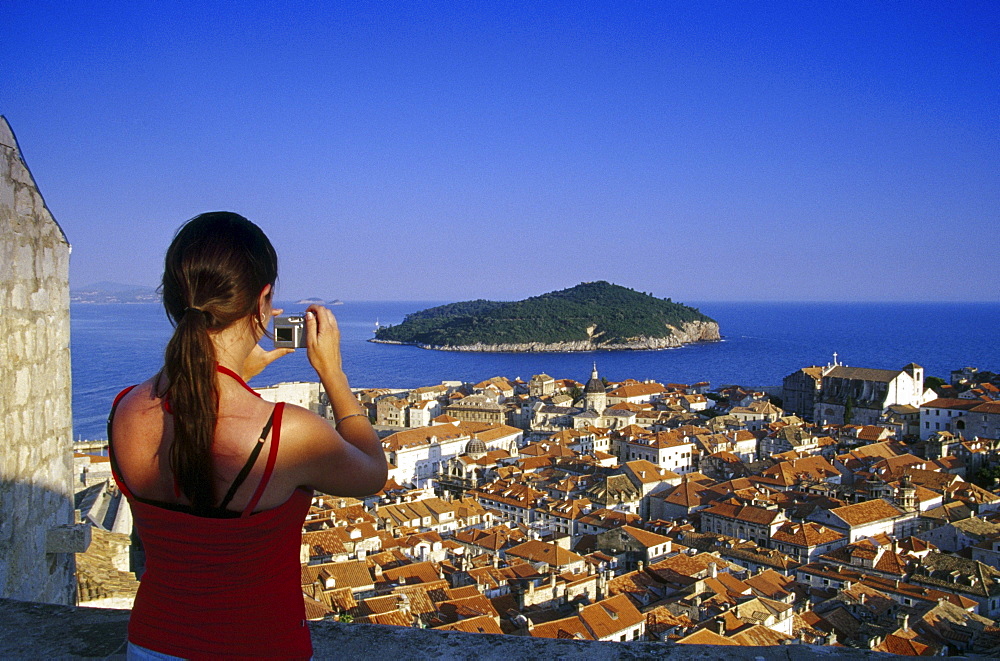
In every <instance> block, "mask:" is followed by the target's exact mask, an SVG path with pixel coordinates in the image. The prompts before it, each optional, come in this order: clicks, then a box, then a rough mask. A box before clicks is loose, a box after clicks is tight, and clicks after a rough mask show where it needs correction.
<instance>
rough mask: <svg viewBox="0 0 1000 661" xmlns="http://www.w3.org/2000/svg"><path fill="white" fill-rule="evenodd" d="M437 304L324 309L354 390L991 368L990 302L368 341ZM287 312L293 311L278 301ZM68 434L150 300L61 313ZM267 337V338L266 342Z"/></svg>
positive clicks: (153, 333) (301, 363)
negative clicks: (689, 336) (435, 346)
mask: <svg viewBox="0 0 1000 661" xmlns="http://www.w3.org/2000/svg"><path fill="white" fill-rule="evenodd" d="M440 303H441V302H440V301H424V302H420V301H417V302H414V301H407V302H347V303H345V304H343V305H338V306H335V307H333V308H331V309H332V310H333V311H334V313H335V314H336V316H337V319H338V321H339V324H340V328H341V334H342V338H343V343H342V349H343V356H344V367H345V370H346V372H347V374H348V377H349V378H350V381H351V385H352V386H355V387H391V388H412V387H417V386H422V385H434V384H437V383H440V382H441V381H443V380H458V381H473V382H477V381H481V380H483V379H487V378H489V377H492V376H505V377H508V378H516V377H520V378H522V379H525V380H527V379H529V378H531V376H532V375H533V374H539V373H542V372H545V373H547V374H549V375H551V376H553V377H555V378H572V379H576V380H577V381H586V380H587V379H588V378H589V377H590V370H591V366H592V363H594V362H595V361H596V363H597V367H598V370H599V372H600V374H601V376H604V377H606V378H608V379H610V380H612V381H616V380H622V379H626V378H633V379H639V380H644V379H654V380H656V381H659V382H661V383H668V382H669V383H694V382H697V381H709V382H710V383H711V384H712V387H718V386H722V385H728V384H740V385H745V386H752V387H761V388H763V387H774V386H780V385H781V380H782V379H783V378H784V377H785V376H786V375H788V374H790V373H791V372H794V371H795V370H797V369H799V368H800V367H805V366H808V365H824V364H826V363H828V362H829V361H830V360H832V357H833V353H834V352H837V353H838V357H839V360H840V362H841V363H842V364H845V365H851V366H856V367H874V368H880V369H899V368H902V367H903V366H904V365H906V364H908V363H911V362H915V363H918V364H920V365H922V366H923V367H924V368H925V370H926V374H927V375H933V376H940V377H942V378H944V379H946V380H947V378H948V376H949V373H950V371H951V370H953V369H958V368H961V367H965V366H967V365H969V366H974V367H979V368H980V369H984V370H990V371H994V372H996V371H1000V341H998V340H1000V338H998V329H1000V303H720V302H705V303H689V305H694V306H696V307H698V308H700V310H701V311H702V312H704V313H705V314H707V315H709V316H710V317H712V318H714V319H716V320H717V321H718V322H719V326H720V328H721V331H722V335H723V341H722V342H715V343H707V344H696V345H689V346H686V347H682V348H678V349H667V350H663V351H617V352H591V353H535V354H516V353H496V354H488V353H462V352H443V351H430V350H425V349H419V348H416V347H409V346H399V345H387V344H375V343H372V342H368V341H367V340H368V339H369V338H371V337H372V335H373V334H374V329H375V323H376V321H377V322H379V323H381V324H383V325H385V324H396V323H399V322H401V321H402V320H403V317H404V316H405V315H406V314H408V313H410V312H415V311H417V310H422V309H424V308H427V307H431V306H432V305H438V304H440ZM284 307H285V309H286V311H288V312H292V311H296V306H295V305H294V304H287V303H286V304H285V305H284ZM71 328H72V340H71V351H72V359H73V425H74V437H76V438H83V439H100V438H106V429H105V422H106V417H107V412H108V408H109V406H110V404H111V400H112V399H113V397H114V395H115V394H116V393H117V392H118V391H119V390H120V389H122V388H124V387H126V386H128V385H131V384H133V383H137V382H139V381H142V380H144V379H146V378H147V377H148V376H149V375H151V374H153V373H154V372H155V371H156V370H157V369H159V367H160V364H161V361H162V355H163V348H164V346H165V345H166V342H167V340H168V339H169V337H170V333H171V327H170V324H169V323H168V321H167V318H166V316H165V314H164V312H163V308H162V307H161V306H159V305H149V304H145V305H144V304H136V305H85V304H79V305H77V304H74V305H73V306H72V308H71ZM265 342H266V340H265ZM313 380H316V376H315V373H314V372H313V371H312V369H311V368H310V367H309V363H308V360H307V359H306V353H305V350H304V349H300V350H299V351H298V352H296V353H295V354H292V355H289V356H286V357H284V358H282V359H281V360H279V361H277V362H276V363H275V364H273V365H272V366H271V367H270V368H268V369H267V370H265V371H264V372H263V373H262V374H261V375H259V376H258V377H257V378H255V379H254V380H253V381H252V382H251V385H253V386H266V385H271V384H274V383H278V382H281V381H313Z"/></svg>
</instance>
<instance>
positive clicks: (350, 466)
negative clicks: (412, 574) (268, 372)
mask: <svg viewBox="0 0 1000 661" xmlns="http://www.w3.org/2000/svg"><path fill="white" fill-rule="evenodd" d="M276 279H277V257H276V255H275V252H274V248H273V247H272V246H271V243H270V242H269V241H268V239H267V237H266V236H265V235H264V233H263V232H262V231H261V230H260V228H258V227H257V226H256V225H254V224H253V223H251V222H250V221H248V220H247V219H245V218H243V217H242V216H238V215H236V214H233V213H223V212H217V213H207V214H202V215H200V216H198V217H196V218H194V219H192V220H191V221H189V222H188V223H186V224H185V225H184V226H183V227H182V228H181V229H180V230H179V231H178V233H177V235H176V236H175V237H174V240H173V242H172V243H171V245H170V248H169V249H168V250H167V255H166V260H165V265H164V271H163V285H162V293H163V304H164V307H165V308H166V311H167V314H168V315H169V317H170V319H171V321H172V323H173V324H174V334H173V337H172V338H171V339H170V342H169V343H168V344H167V349H166V352H165V359H164V366H163V369H162V370H161V371H160V372H159V373H158V374H156V375H154V376H153V377H151V378H150V379H148V380H147V381H145V382H144V383H142V384H139V385H137V386H134V387H132V388H130V389H128V390H126V391H125V392H123V393H122V394H120V395H119V396H118V398H117V399H116V401H115V405H114V408H113V409H112V414H111V417H110V418H109V421H108V439H109V446H110V448H111V460H112V467H113V470H114V474H115V479H116V480H117V482H118V484H119V487H120V488H121V490H122V493H123V494H125V496H126V498H128V501H129V504H130V506H131V507H132V513H133V517H134V521H135V526H136V529H137V530H138V533H139V537H140V539H141V540H142V544H143V548H144V549H145V553H146V571H145V574H143V576H142V581H141V583H140V587H139V591H138V593H137V595H136V599H135V605H134V607H133V610H132V616H131V619H130V622H129V657H130V658H140V659H141V658H161V659H162V658H170V656H175V657H182V658H197V657H219V656H243V657H246V656H272V657H285V658H288V657H303V658H307V657H309V656H310V655H311V654H312V645H311V642H310V639H309V629H308V628H307V627H306V623H305V607H304V604H303V600H302V590H301V580H300V578H301V574H300V564H299V548H300V544H301V532H302V522H303V521H304V519H305V516H306V513H307V512H308V509H309V506H310V503H311V500H312V490H313V489H316V490H319V491H323V492H326V493H329V494H335V495H344V496H363V495H368V494H371V493H374V492H376V491H378V490H380V489H381V488H382V487H383V486H384V484H385V479H386V462H385V455H384V454H383V452H382V447H381V444H380V443H379V440H378V437H377V435H376V434H375V432H374V430H373V429H372V427H371V424H370V423H369V422H368V418H367V416H366V415H365V413H364V410H363V408H362V407H361V405H360V404H359V403H358V401H357V399H356V398H355V397H354V395H353V394H352V393H351V390H350V387H349V386H348V382H347V377H346V376H345V375H344V372H343V369H342V367H341V357H340V333H339V330H338V328H337V322H336V319H334V316H333V314H332V313H330V311H329V310H327V309H326V308H323V307H320V306H315V305H314V306H311V307H310V308H309V309H308V311H307V313H306V349H307V352H308V357H309V362H310V364H311V365H312V366H313V368H314V369H315V370H316V373H317V375H318V376H319V378H320V381H321V382H322V383H323V387H324V389H325V390H326V393H327V395H328V397H329V400H330V405H331V407H332V410H333V412H334V415H335V419H336V424H335V426H331V425H330V424H329V423H328V422H327V421H326V420H324V419H323V418H320V417H319V416H318V415H316V414H314V413H312V412H310V411H308V410H306V409H303V408H300V407H297V406H293V405H283V404H277V405H274V404H271V403H269V402H265V401H264V400H262V399H261V398H260V397H259V396H258V395H257V394H256V393H254V392H253V391H252V390H251V389H250V388H249V387H248V386H247V385H246V383H245V382H246V381H248V380H250V378H251V377H253V376H255V375H256V374H258V373H259V372H260V371H261V370H262V369H264V367H266V366H267V365H268V364H270V363H271V362H273V361H274V360H275V359H276V358H278V357H280V356H281V355H284V354H285V353H287V352H288V351H290V350H275V351H270V352H267V351H264V350H263V349H262V348H261V347H260V345H259V344H258V342H259V341H260V340H261V338H262V337H263V336H264V335H265V334H266V325H267V323H268V322H269V321H270V319H271V317H272V316H273V315H275V314H278V313H280V310H273V309H272V308H271V300H272V296H273V293H274V284H275V281H276ZM164 655H167V656H164Z"/></svg>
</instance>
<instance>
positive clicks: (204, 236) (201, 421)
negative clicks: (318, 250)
mask: <svg viewBox="0 0 1000 661" xmlns="http://www.w3.org/2000/svg"><path fill="white" fill-rule="evenodd" d="M277 277H278V258H277V255H276V254H275V252H274V248H273V247H272V246H271V242H270V241H268V239H267V237H266V236H264V233H263V232H262V231H261V230H260V228H259V227H257V226H256V225H254V224H253V223H251V222H250V221H249V220H247V219H246V218H244V217H242V216H240V215H237V214H235V213H228V212H222V211H217V212H212V213H204V214H201V215H200V216H196V217H195V218H192V219H191V220H189V221H188V222H187V223H185V224H184V226H183V227H181V229H180V230H179V231H178V232H177V234H176V236H174V240H173V241H172V242H171V244H170V247H169V248H168V249H167V256H166V259H165V260H164V267H163V284H162V287H161V291H162V294H163V306H164V308H166V311H167V314H168V316H169V317H170V319H171V321H172V322H173V324H174V335H173V337H172V338H170V342H169V343H168V344H167V349H166V352H165V354H164V363H163V369H164V374H163V376H164V377H165V382H164V383H163V385H164V386H165V390H164V391H163V393H162V394H163V395H164V396H165V397H167V398H168V399H169V401H170V411H171V412H172V414H173V429H174V442H173V445H171V447H170V465H171V467H172V468H173V471H174V476H175V477H176V479H177V483H178V485H179V486H180V488H181V491H182V492H183V493H184V495H185V496H187V498H188V499H189V500H190V501H191V503H192V505H193V506H194V507H195V509H205V508H208V507H211V506H212V505H214V501H215V497H214V489H213V483H214V475H213V471H212V458H211V452H210V451H211V446H212V440H213V438H214V437H215V422H216V418H217V416H218V401H219V396H218V388H217V386H216V370H215V366H216V353H215V345H214V343H213V342H212V339H211V337H210V334H211V333H214V332H217V331H221V330H223V329H226V328H229V327H230V326H232V325H233V324H236V323H245V324H247V330H248V331H249V332H254V333H256V335H255V337H254V341H256V340H257V339H259V338H260V336H261V335H263V333H264V331H265V326H266V324H267V320H268V318H269V314H268V312H269V310H262V309H261V307H262V305H264V306H267V305H268V304H269V302H270V297H271V294H272V292H273V290H274V283H275V280H276V279H277ZM268 307H269V306H268Z"/></svg>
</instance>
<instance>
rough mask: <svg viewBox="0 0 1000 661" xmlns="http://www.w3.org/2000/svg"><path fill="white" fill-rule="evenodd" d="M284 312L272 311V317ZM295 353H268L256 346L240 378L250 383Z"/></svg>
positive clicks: (281, 350)
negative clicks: (276, 363) (283, 358)
mask: <svg viewBox="0 0 1000 661" xmlns="http://www.w3.org/2000/svg"><path fill="white" fill-rule="evenodd" d="M282 312H283V310H281V309H280V308H277V309H274V310H271V316H272V317H277V316H278V315H279V314H281V313H282ZM294 351H295V349H273V350H271V351H267V350H265V349H264V347H262V346H260V345H259V344H255V345H254V347H253V349H251V350H250V355H248V356H247V357H246V360H244V361H243V369H241V370H240V376H241V377H243V380H244V381H249V380H250V379H252V378H254V377H255V376H257V375H258V374H260V373H261V372H263V371H264V368H265V367H267V366H268V365H270V364H271V363H273V362H274V361H276V360H278V359H279V358H281V357H282V356H287V355H288V354H290V353H293V352H294Z"/></svg>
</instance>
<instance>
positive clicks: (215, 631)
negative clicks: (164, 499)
mask: <svg viewBox="0 0 1000 661" xmlns="http://www.w3.org/2000/svg"><path fill="white" fill-rule="evenodd" d="M236 378H239V377H236ZM240 382H241V383H242V380H240ZM244 385H245V384H244ZM247 389H248V390H249V387H247ZM129 390H130V389H129ZM127 392H128V390H125V391H123V392H122V393H121V394H119V395H118V397H117V398H116V399H115V405H117V403H118V401H119V400H120V399H121V398H122V397H123V396H124V395H125V393H127ZM283 408H284V406H283V404H278V405H276V410H275V416H274V424H273V428H272V431H271V447H270V451H269V453H268V460H267V465H266V467H265V471H264V475H263V477H262V479H261V482H260V484H259V485H258V487H257V490H256V492H255V493H254V496H253V498H251V500H250V503H249V505H248V506H247V509H246V511H244V512H243V516H240V517H238V518H214V517H205V516H197V515H194V514H192V513H189V512H185V511H179V510H177V509H168V508H166V507H163V506H160V505H157V504H154V503H152V502H150V501H146V500H144V499H139V498H137V497H135V496H134V495H133V494H132V492H131V491H130V490H129V489H128V486H127V485H126V483H125V480H124V479H123V477H122V476H121V475H120V474H119V471H118V470H117V466H116V465H115V461H114V446H113V444H112V442H111V435H110V430H111V420H110V419H109V424H108V431H109V434H108V445H109V449H110V454H111V457H112V470H113V473H114V478H115V482H117V484H118V487H119V488H120V489H121V491H122V493H123V494H124V495H125V497H126V498H127V499H128V501H129V505H130V506H131V508H132V516H133V519H134V522H135V528H136V530H137V531H138V533H139V538H140V539H141V541H142V545H143V549H144V550H145V552H146V571H145V573H144V574H143V575H142V579H141V581H140V583H139V590H138V592H137V593H136V597H135V604H134V606H133V608H132V615H131V617H130V619H129V640H130V641H132V642H133V643H135V644H137V645H141V646H143V647H146V648H149V649H151V650H155V651H158V652H162V653H165V654H172V655H174V656H180V657H184V658H191V659H197V658H215V657H218V656H243V657H246V656H258V657H259V656H271V657H282V658H309V657H310V656H311V655H312V642H311V640H310V636H309V628H308V626H307V625H306V621H305V604H304V602H303V595H302V588H301V568H300V567H301V566H300V562H299V549H300V545H301V541H302V523H303V521H304V520H305V517H306V514H307V513H308V511H309V506H310V504H311V502H312V493H311V492H309V491H305V490H303V489H297V490H296V491H295V492H293V494H292V495H291V496H290V497H289V498H288V500H286V501H285V502H284V503H282V504H281V505H279V506H278V507H275V508H273V509H270V510H264V511H261V512H257V513H253V514H252V515H251V512H252V509H253V507H254V506H255V505H256V503H257V501H258V500H259V498H260V495H261V494H262V493H263V491H264V489H265V488H266V486H267V482H268V480H269V479H270V476H271V472H272V470H273V468H274V462H275V459H276V457H277V453H278V444H279V440H280V429H281V413H282V409H283ZM113 412H114V409H112V418H113Z"/></svg>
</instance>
